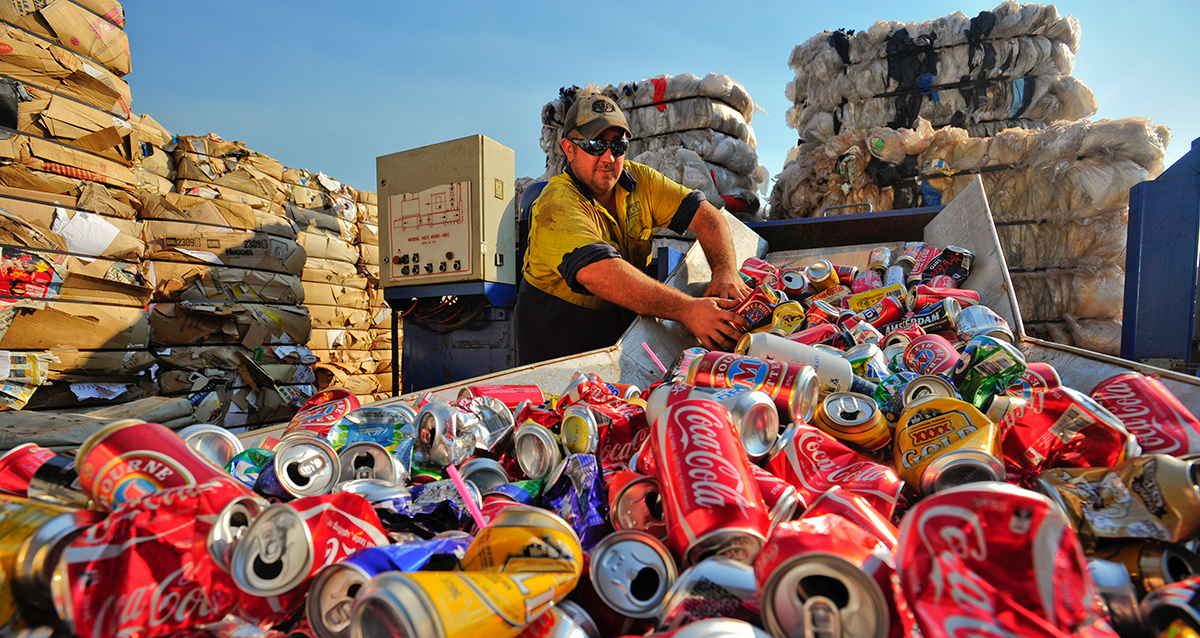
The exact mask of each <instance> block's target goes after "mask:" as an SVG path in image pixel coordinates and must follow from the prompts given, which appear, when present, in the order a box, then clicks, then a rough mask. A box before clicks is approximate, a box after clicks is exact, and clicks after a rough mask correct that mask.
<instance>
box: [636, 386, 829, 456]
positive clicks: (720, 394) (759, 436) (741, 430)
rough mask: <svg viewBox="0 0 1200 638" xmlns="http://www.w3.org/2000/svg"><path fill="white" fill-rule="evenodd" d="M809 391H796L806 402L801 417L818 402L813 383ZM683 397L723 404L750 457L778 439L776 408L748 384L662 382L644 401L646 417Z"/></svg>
mask: <svg viewBox="0 0 1200 638" xmlns="http://www.w3.org/2000/svg"><path fill="white" fill-rule="evenodd" d="M808 395H809V396H802V395H797V396H799V397H800V398H801V399H802V400H804V401H805V402H806V405H804V406H802V407H801V414H800V415H799V416H800V417H801V418H800V420H803V417H805V416H807V417H808V418H812V409H813V404H815V403H816V402H817V401H816V399H817V391H816V388H815V385H814V387H813V388H812V389H811V390H809V392H808ZM683 398H689V399H693V398H694V399H708V400H710V401H716V402H717V403H720V404H721V405H723V406H725V409H727V410H729V415H730V416H731V417H732V418H733V424H734V426H735V427H737V430H738V435H739V436H741V439H742V446H743V447H745V448H746V454H747V455H748V456H749V457H750V460H751V461H758V460H759V459H762V458H763V457H764V456H766V454H767V452H768V451H770V449H771V446H773V445H775V441H777V440H778V439H779V411H778V410H777V409H776V408H775V403H774V402H773V401H772V400H771V397H770V396H768V395H767V394H766V393H764V392H760V391H758V390H751V389H749V388H741V387H739V388H703V387H697V386H689V385H683V384H677V385H661V386H659V387H657V388H655V389H654V392H653V393H651V394H650V400H649V401H647V402H646V420H647V421H653V420H654V419H655V418H657V417H658V415H660V414H662V412H663V410H665V409H666V408H667V407H668V406H669V405H670V404H671V402H672V401H673V400H675V401H677V400H681V399H683ZM805 413H807V414H805Z"/></svg>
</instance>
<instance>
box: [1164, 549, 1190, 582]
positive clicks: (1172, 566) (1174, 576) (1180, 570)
mask: <svg viewBox="0 0 1200 638" xmlns="http://www.w3.org/2000/svg"><path fill="white" fill-rule="evenodd" d="M1166 572H1167V574H1166V576H1167V583H1168V584H1169V583H1177V582H1179V581H1181V580H1187V579H1188V578H1191V577H1192V576H1193V575H1194V574H1195V571H1194V570H1193V569H1192V566H1191V565H1190V564H1189V563H1188V562H1187V560H1185V559H1184V557H1183V556H1180V555H1179V554H1176V553H1175V552H1172V551H1169V550H1168V551H1167V569H1166Z"/></svg>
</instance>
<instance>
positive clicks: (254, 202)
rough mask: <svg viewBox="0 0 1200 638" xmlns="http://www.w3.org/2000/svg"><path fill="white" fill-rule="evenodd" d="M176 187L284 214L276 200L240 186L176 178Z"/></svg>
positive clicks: (190, 192)
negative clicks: (233, 186) (247, 190)
mask: <svg viewBox="0 0 1200 638" xmlns="http://www.w3.org/2000/svg"><path fill="white" fill-rule="evenodd" d="M175 188H176V190H178V191H179V192H180V193H185V194H188V195H196V196H199V197H204V198H207V199H224V200H227V201H231V202H238V203H241V204H246V205H247V206H249V207H251V208H254V209H257V210H261V211H268V212H271V213H272V214H275V215H282V214H283V207H282V206H280V205H279V204H277V203H276V202H275V200H273V199H271V198H267V197H262V196H260V195H255V194H254V193H248V192H246V191H244V190H241V189H238V188H232V187H229V186H226V185H224V184H218V183H213V182H202V181H197V180H191V179H176V180H175Z"/></svg>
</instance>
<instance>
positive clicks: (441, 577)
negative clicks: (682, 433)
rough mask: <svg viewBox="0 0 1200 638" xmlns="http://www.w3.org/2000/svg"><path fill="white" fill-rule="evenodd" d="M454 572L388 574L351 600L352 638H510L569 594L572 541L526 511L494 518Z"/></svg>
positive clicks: (540, 514) (575, 576) (578, 557)
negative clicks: (460, 569) (352, 603)
mask: <svg viewBox="0 0 1200 638" xmlns="http://www.w3.org/2000/svg"><path fill="white" fill-rule="evenodd" d="M462 566H463V569H464V570H466V571H461V572H416V573H411V574H405V573H400V572H388V573H384V574H380V575H378V576H376V577H374V578H372V579H371V580H370V582H368V583H367V584H366V585H365V586H363V589H362V591H361V592H360V593H359V595H358V597H357V598H356V599H355V602H354V610H353V612H352V614H353V616H352V620H351V624H350V635H351V636H353V637H354V638H375V637H376V636H403V637H406V638H465V637H467V636H472V637H475V636H488V638H512V637H513V636H517V635H518V634H520V633H521V632H522V630H524V628H525V627H526V626H527V625H528V624H529V623H531V622H533V621H534V620H535V619H536V618H537V617H538V616H539V615H541V614H542V613H544V612H545V611H546V610H548V609H549V608H550V607H552V606H553V605H554V604H555V603H557V602H559V601H561V600H562V599H563V598H565V597H566V595H567V594H569V593H570V592H571V590H573V589H574V588H575V585H576V583H577V582H578V581H579V576H580V574H581V573H582V571H583V549H582V548H581V547H580V545H579V537H578V536H577V535H576V534H575V532H574V531H573V530H572V529H571V527H570V526H569V525H567V523H566V522H565V521H563V520H562V519H561V518H559V517H558V516H555V515H554V514H552V513H550V512H547V511H546V510H541V509H538V508H533V507H524V506H519V505H518V506H514V507H509V508H507V509H505V510H503V511H501V512H500V514H499V515H498V516H497V517H496V519H495V520H494V521H493V522H492V524H491V525H489V526H488V527H486V528H484V530H483V531H481V532H480V533H479V534H478V535H477V536H476V537H475V540H474V541H473V542H472V543H471V546H470V547H468V548H467V553H466V555H465V556H464V558H463V560H462Z"/></svg>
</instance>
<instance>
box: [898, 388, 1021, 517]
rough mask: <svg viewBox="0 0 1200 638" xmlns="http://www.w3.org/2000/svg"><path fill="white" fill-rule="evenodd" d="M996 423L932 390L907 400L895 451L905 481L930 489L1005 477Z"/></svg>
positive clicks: (962, 402) (928, 491)
mask: <svg viewBox="0 0 1200 638" xmlns="http://www.w3.org/2000/svg"><path fill="white" fill-rule="evenodd" d="M997 438H998V430H997V428H996V424H994V423H992V422H991V421H989V420H988V418H987V417H986V416H984V415H983V413H982V412H980V411H979V410H978V409H977V408H976V407H975V406H973V405H971V404H970V403H967V402H966V401H960V400H958V399H951V398H947V397H941V396H936V395H930V396H927V397H925V398H922V399H918V400H916V401H913V402H912V403H910V404H908V405H907V406H906V407H905V409H904V412H903V413H901V415H900V420H899V422H898V423H897V425H896V446H895V448H893V452H892V453H893V456H894V458H895V462H896V469H897V470H899V472H900V478H903V479H904V480H905V481H906V482H908V484H909V485H912V486H913V487H915V488H917V489H918V490H920V492H921V493H922V494H932V493H934V492H937V491H941V490H944V489H946V488H949V487H953V486H956V485H962V484H964V483H974V482H977V481H1003V480H1004V464H1003V462H1001V460H1000V448H999V442H998V440H997Z"/></svg>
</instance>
